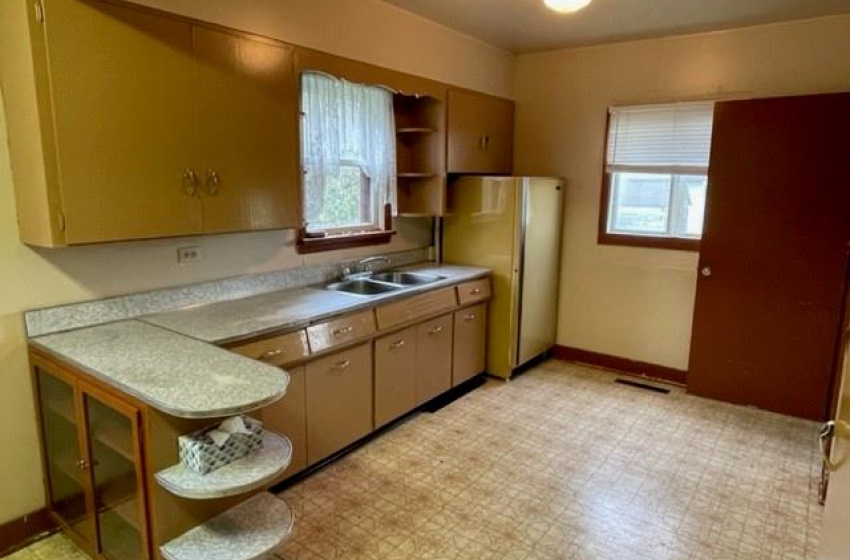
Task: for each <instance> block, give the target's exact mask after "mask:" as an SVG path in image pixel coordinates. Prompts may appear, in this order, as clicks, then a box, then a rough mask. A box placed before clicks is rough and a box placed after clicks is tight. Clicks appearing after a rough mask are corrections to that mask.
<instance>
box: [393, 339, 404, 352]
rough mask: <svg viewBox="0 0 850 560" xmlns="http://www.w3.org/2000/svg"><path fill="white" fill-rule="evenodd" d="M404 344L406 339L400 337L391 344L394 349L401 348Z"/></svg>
mask: <svg viewBox="0 0 850 560" xmlns="http://www.w3.org/2000/svg"><path fill="white" fill-rule="evenodd" d="M402 346H404V339H403V338H399V339H398V340H396V341H395V342H393V343H392V344H390V348H392V349H393V350H395V349H397V348H401V347H402Z"/></svg>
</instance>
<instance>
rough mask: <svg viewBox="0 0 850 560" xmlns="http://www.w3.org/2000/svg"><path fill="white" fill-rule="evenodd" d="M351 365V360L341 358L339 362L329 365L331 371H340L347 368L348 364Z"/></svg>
mask: <svg viewBox="0 0 850 560" xmlns="http://www.w3.org/2000/svg"><path fill="white" fill-rule="evenodd" d="M350 365H351V360H343V361H341V362H337V363H335V364H334V365H332V366H331V371H337V372H340V373H342V371H343V370H345V369H347V368H348V366H350Z"/></svg>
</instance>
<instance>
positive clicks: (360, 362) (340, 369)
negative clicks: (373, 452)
mask: <svg viewBox="0 0 850 560" xmlns="http://www.w3.org/2000/svg"><path fill="white" fill-rule="evenodd" d="M304 374H305V381H306V382H305V389H306V396H307V398H306V404H307V406H306V413H307V462H308V463H309V464H313V463H316V462H318V461H321V460H322V459H324V458H326V457H328V456H329V455H332V454H334V453H335V452H337V451H339V450H340V449H342V448H344V447H345V446H347V445H349V444H351V443H354V442H355V441H357V440H358V439H360V438H362V437H363V436H365V435H367V434H369V433H370V432H371V431H372V428H373V425H372V344H371V342H370V343H366V344H361V345H359V346H355V347H353V348H350V349H348V350H344V351H342V352H337V353H335V354H331V355H329V356H326V357H324V358H319V359H318V360H315V361H312V362H309V363H307V365H306V366H305V370H304Z"/></svg>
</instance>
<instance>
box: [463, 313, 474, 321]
mask: <svg viewBox="0 0 850 560" xmlns="http://www.w3.org/2000/svg"><path fill="white" fill-rule="evenodd" d="M463 320H464V321H474V320H475V313H469V314H467V315H464V316H463Z"/></svg>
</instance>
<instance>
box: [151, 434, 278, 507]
mask: <svg viewBox="0 0 850 560" xmlns="http://www.w3.org/2000/svg"><path fill="white" fill-rule="evenodd" d="M291 460H292V444H291V443H290V441H289V439H287V438H286V437H284V436H281V435H278V434H276V433H274V432H270V431H268V430H264V431H263V446H262V447H261V448H260V449H259V450H257V451H255V452H254V453H251V454H250V455H247V456H245V457H242V458H241V459H237V460H236V461H234V462H232V463H230V464H229V465H225V466H223V467H221V468H219V469H216V470H214V471H212V472H210V473H207V474H200V473H197V472H195V471H192V470H190V469H188V468H187V467H186V466H185V465H183V463H178V464H176V465H174V466H172V467H169V468H167V469H165V470H163V471H160V472H158V473H156V481H157V482H158V483H159V485H160V486H162V487H163V488H165V489H166V490H168V491H169V492H171V493H172V494H174V495H175V496H180V497H181V498H189V499H191V500H212V499H215V498H224V497H227V496H236V495H239V494H244V493H246V492H250V491H252V490H256V489H258V488H262V487H264V486H266V485H268V484H270V483H271V482H273V481H274V480H275V479H276V478H277V477H278V476H280V475H281V474H283V472H284V471H285V470H286V468H287V467H288V466H289V462H290V461H291Z"/></svg>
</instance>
